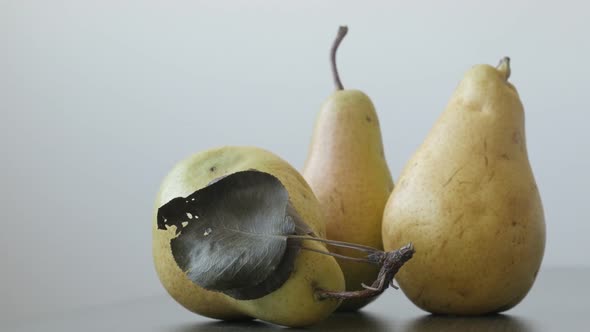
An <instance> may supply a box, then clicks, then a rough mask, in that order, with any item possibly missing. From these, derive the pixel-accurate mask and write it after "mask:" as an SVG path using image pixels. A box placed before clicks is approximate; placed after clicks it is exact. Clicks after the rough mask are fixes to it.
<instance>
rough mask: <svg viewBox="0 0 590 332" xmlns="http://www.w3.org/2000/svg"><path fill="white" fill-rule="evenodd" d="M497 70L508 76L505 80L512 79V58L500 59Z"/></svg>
mask: <svg viewBox="0 0 590 332" xmlns="http://www.w3.org/2000/svg"><path fill="white" fill-rule="evenodd" d="M496 68H497V69H498V70H499V71H501V72H502V73H503V74H504V75H505V76H506V78H505V79H506V81H508V79H509V78H510V73H511V70H510V58H509V57H507V56H505V57H503V58H502V59H500V63H498V65H497V66H496Z"/></svg>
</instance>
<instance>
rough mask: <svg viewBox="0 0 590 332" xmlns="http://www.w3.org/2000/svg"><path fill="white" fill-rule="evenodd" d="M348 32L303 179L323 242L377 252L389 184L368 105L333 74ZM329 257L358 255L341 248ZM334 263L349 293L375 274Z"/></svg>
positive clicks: (358, 302) (353, 304)
mask: <svg viewBox="0 0 590 332" xmlns="http://www.w3.org/2000/svg"><path fill="white" fill-rule="evenodd" d="M347 31H348V29H347V27H340V29H339V30H338V35H337V37H336V40H335V42H334V45H333V47H332V50H331V63H332V73H333V76H334V82H335V85H336V91H335V92H334V93H333V94H332V95H331V96H330V97H328V99H327V100H326V101H325V103H324V104H323V106H322V108H321V111H320V113H319V116H318V118H317V121H316V123H315V128H314V131H313V137H312V140H311V144H310V146H309V154H308V157H307V160H306V163H305V166H304V169H303V176H304V177H305V179H306V180H307V182H308V183H309V185H310V186H311V188H312V189H313V192H314V193H315V195H316V197H317V198H318V200H319V201H320V205H321V207H322V209H323V213H324V216H325V218H326V235H327V238H328V239H330V240H337V241H346V242H352V243H357V244H362V245H367V246H371V247H375V248H380V249H382V248H383V244H382V241H381V220H382V216H383V208H384V207H385V203H386V202H387V198H388V197H389V194H390V192H391V190H392V189H393V181H392V178H391V174H390V172H389V168H388V167H387V162H386V160H385V156H384V153H383V144H382V140H381V130H380V127H379V118H378V117H377V113H376V112H375V107H374V106H373V103H372V102H371V100H370V99H369V97H368V96H367V95H365V94H364V93H363V92H361V91H358V90H345V89H344V88H343V87H342V83H341V81H340V77H339V75H338V71H337V69H336V61H335V57H336V50H337V48H338V46H339V44H340V42H341V40H342V39H343V38H344V36H345V35H346V33H347ZM408 242H409V241H408ZM333 252H335V253H337V254H342V255H346V256H355V255H358V253H357V252H354V251H351V250H349V249H345V248H334V249H333ZM338 263H339V264H340V267H341V268H342V271H343V272H344V276H345V279H346V289H347V290H348V291H353V290H359V289H362V284H363V283H364V284H370V282H371V281H372V280H375V277H376V276H377V273H378V271H379V270H378V268H377V267H375V266H371V265H367V264H359V263H356V262H351V261H346V260H339V261H338ZM372 299H373V298H371V299H353V300H346V301H344V303H343V304H342V306H341V307H340V308H339V310H343V311H350V310H357V309H359V308H361V307H363V306H364V305H366V304H367V303H368V302H370V301H371V300H372Z"/></svg>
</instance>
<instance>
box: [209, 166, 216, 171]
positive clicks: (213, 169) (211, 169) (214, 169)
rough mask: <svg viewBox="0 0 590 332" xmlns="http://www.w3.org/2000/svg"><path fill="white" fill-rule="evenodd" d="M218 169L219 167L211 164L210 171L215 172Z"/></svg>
mask: <svg viewBox="0 0 590 332" xmlns="http://www.w3.org/2000/svg"><path fill="white" fill-rule="evenodd" d="M216 170H217V167H216V166H211V168H209V171H210V172H215V171H216Z"/></svg>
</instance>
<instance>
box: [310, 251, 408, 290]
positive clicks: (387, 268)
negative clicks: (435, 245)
mask: <svg viewBox="0 0 590 332" xmlns="http://www.w3.org/2000/svg"><path fill="white" fill-rule="evenodd" d="M414 252H415V250H414V246H413V245H412V243H408V244H407V245H405V246H403V247H401V248H400V249H398V250H394V251H389V252H386V253H385V259H384V261H383V265H382V266H381V270H379V274H378V276H377V279H375V281H374V282H373V284H371V286H368V287H367V286H364V288H365V289H363V290H357V291H341V292H339V291H330V290H325V289H321V288H318V289H316V290H315V294H316V295H317V296H318V297H319V298H320V299H340V300H346V299H360V298H368V297H373V296H377V295H379V294H381V293H383V292H384V291H385V290H386V289H387V288H388V287H389V286H390V285H393V278H394V277H395V275H396V273H397V272H398V271H399V269H400V268H401V267H402V266H403V265H404V264H405V263H406V262H407V261H409V260H410V259H411V258H412V256H413V255H414Z"/></svg>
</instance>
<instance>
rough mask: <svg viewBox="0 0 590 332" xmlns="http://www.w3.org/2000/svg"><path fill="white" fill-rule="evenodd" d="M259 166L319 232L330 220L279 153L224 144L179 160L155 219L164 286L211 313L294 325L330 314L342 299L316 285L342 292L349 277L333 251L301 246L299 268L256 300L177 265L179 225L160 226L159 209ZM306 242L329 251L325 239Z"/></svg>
mask: <svg viewBox="0 0 590 332" xmlns="http://www.w3.org/2000/svg"><path fill="white" fill-rule="evenodd" d="M249 169H256V170H259V171H262V172H266V173H269V174H271V175H273V176H275V177H276V178H278V179H279V180H280V181H281V183H282V184H283V185H284V186H285V187H286V189H287V191H288V192H289V198H290V201H291V203H292V204H293V207H294V208H295V209H296V210H297V212H298V213H299V215H300V216H301V218H302V220H304V221H305V222H306V224H307V225H308V226H309V227H310V228H311V229H312V230H313V231H314V233H315V234H317V235H318V236H319V237H325V224H324V219H323V217H322V212H321V209H320V207H319V203H318V201H317V199H316V198H315V196H314V195H313V192H312V191H311V189H310V188H309V186H308V184H307V183H306V182H305V180H304V179H303V177H302V176H301V175H300V174H299V173H298V172H297V171H296V170H295V169H294V168H293V167H291V166H290V165H289V164H288V163H287V162H285V161H284V160H282V159H280V158H279V157H277V156H276V155H274V154H272V153H270V152H268V151H265V150H262V149H258V148H254V147H222V148H218V149H212V150H208V151H205V152H202V153H198V154H196V155H193V156H191V157H189V158H187V159H185V160H183V161H181V162H180V163H178V164H177V165H176V166H175V167H174V168H173V169H172V171H170V173H169V174H168V175H167V176H166V177H165V179H164V181H163V182H162V185H161V187H160V191H159V193H158V195H157V198H156V203H155V212H154V218H153V222H152V230H153V256H154V263H155V267H156V271H157V273H158V276H159V278H160V281H161V283H162V285H164V287H165V288H166V290H167V291H168V293H169V294H170V295H171V296H172V297H173V298H174V299H175V300H176V301H177V302H178V303H180V304H181V305H182V306H184V307H185V308H187V309H188V310H190V311H192V312H195V313H197V314H200V315H204V316H207V317H211V318H217V319H225V320H235V319H248V318H258V319H261V320H265V321H268V322H272V323H275V324H279V325H285V326H290V327H300V326H307V325H311V324H314V323H317V322H319V321H321V320H323V319H324V318H326V317H327V316H328V315H329V314H330V313H332V312H333V311H334V310H335V309H336V308H337V307H338V305H339V304H340V301H338V300H333V299H325V300H319V299H318V298H316V296H315V294H314V290H315V289H316V288H322V289H329V290H336V291H342V290H344V277H343V275H342V271H341V270H340V267H339V266H338V263H337V262H336V260H335V259H334V258H333V257H331V256H326V255H321V254H317V253H314V252H310V251H307V250H301V251H300V252H299V254H298V256H297V259H296V260H295V266H294V271H293V272H292V274H291V276H290V277H289V279H288V280H287V281H286V282H285V283H284V284H283V285H282V286H281V287H280V288H279V289H277V290H276V291H274V292H272V293H270V294H268V295H266V296H264V297H261V298H258V299H254V300H236V299H234V298H232V297H230V296H227V295H225V294H223V293H219V292H213V291H209V290H205V289H203V288H201V287H199V286H198V285H196V284H195V283H193V282H192V281H191V280H190V279H189V278H188V277H187V276H186V274H185V273H184V272H183V271H182V270H181V269H180V268H179V267H178V265H177V264H176V262H175V260H174V257H173V255H172V251H171V248H170V240H171V239H172V238H173V237H174V236H175V229H174V228H171V229H168V230H166V231H164V230H158V228H157V220H156V214H157V210H158V208H159V207H160V206H162V205H163V204H165V203H167V202H168V201H170V200H171V199H173V198H175V197H179V196H182V197H186V196H188V195H190V194H191V193H193V192H195V191H196V190H198V189H201V188H203V187H205V186H207V185H208V184H209V183H210V182H211V181H213V180H215V179H218V178H220V177H223V176H225V175H229V174H232V173H235V172H238V171H244V170H249ZM305 246H306V247H309V248H312V249H315V250H321V251H326V247H325V245H324V244H322V243H319V242H312V241H309V243H306V244H305Z"/></svg>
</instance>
